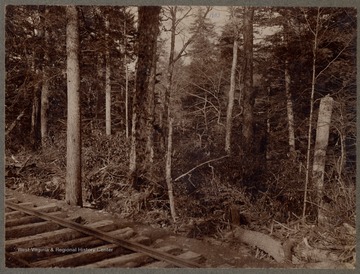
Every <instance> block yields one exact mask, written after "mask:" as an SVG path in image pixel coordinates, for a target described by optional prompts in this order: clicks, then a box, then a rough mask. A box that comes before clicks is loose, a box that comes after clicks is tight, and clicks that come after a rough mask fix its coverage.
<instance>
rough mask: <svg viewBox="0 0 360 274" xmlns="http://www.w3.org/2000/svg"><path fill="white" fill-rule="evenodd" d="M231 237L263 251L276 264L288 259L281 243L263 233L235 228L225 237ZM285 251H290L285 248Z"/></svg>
mask: <svg viewBox="0 0 360 274" xmlns="http://www.w3.org/2000/svg"><path fill="white" fill-rule="evenodd" d="M231 236H232V237H233V238H236V239H238V240H239V241H241V242H242V243H245V244H248V245H250V246H256V247H257V248H259V249H261V250H263V251H265V252H266V253H267V254H269V255H270V256H271V257H273V258H274V260H275V261H276V262H278V263H284V262H285V260H286V258H289V255H285V251H284V247H283V245H282V244H281V242H280V241H278V240H275V239H274V238H272V237H270V236H269V235H266V234H264V233H261V232H257V231H252V230H246V229H243V228H240V227H237V228H235V229H234V230H233V231H231V232H229V233H228V234H227V235H226V237H231ZM287 250H290V249H289V248H287Z"/></svg>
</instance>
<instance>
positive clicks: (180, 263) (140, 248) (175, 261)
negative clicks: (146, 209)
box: [5, 201, 203, 268]
mask: <svg viewBox="0 0 360 274" xmlns="http://www.w3.org/2000/svg"><path fill="white" fill-rule="evenodd" d="M5 205H6V206H7V207H9V208H12V209H14V210H18V211H22V212H24V213H26V214H29V215H34V216H37V217H40V218H42V219H44V220H48V221H52V222H54V223H57V224H59V225H61V226H64V227H67V228H71V229H74V230H77V231H78V232H81V233H84V234H87V235H90V236H94V237H96V238H98V239H101V240H104V241H106V242H108V243H113V244H117V245H119V246H121V247H124V248H126V249H129V250H132V251H135V252H139V253H143V254H146V255H148V256H150V257H152V258H155V259H157V260H160V261H165V262H168V263H170V264H172V265H175V266H177V267H182V268H202V267H203V266H202V265H200V264H197V263H195V262H190V261H187V260H183V259H180V258H178V257H176V256H173V255H171V254H167V253H164V252H161V251H157V250H154V249H152V248H149V247H147V246H145V245H142V244H139V243H134V242H130V241H127V240H122V239H118V238H116V237H113V236H111V235H109V234H107V233H104V232H102V231H100V230H98V229H94V228H89V227H85V226H83V225H81V224H78V223H76V222H72V221H65V220H64V219H62V218H59V217H56V216H49V215H48V214H46V213H43V212H40V211H36V210H33V209H29V208H25V207H22V206H19V205H17V204H14V203H12V202H9V201H5Z"/></svg>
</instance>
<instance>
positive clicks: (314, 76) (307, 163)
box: [302, 8, 320, 222]
mask: <svg viewBox="0 0 360 274" xmlns="http://www.w3.org/2000/svg"><path fill="white" fill-rule="evenodd" d="M319 23H320V8H318V10H317V17H316V27H315V31H314V45H313V60H312V61H313V62H312V80H311V96H310V117H309V130H308V145H307V153H306V175H305V188H304V203H303V216H302V218H303V222H305V216H306V203H307V189H308V185H309V180H310V152H311V132H312V120H313V112H314V94H315V84H316V58H317V54H316V53H317V47H318V45H317V43H318V33H319Z"/></svg>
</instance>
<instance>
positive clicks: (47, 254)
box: [5, 195, 204, 268]
mask: <svg viewBox="0 0 360 274" xmlns="http://www.w3.org/2000/svg"><path fill="white" fill-rule="evenodd" d="M83 222H84V220H83V219H82V218H81V217H77V218H74V217H72V218H71V217H69V216H68V214H67V213H66V211H64V210H62V209H61V208H60V207H59V206H58V205H57V204H56V203H50V204H46V205H39V206H38V205H36V204H34V203H29V202H24V201H21V200H19V199H17V198H13V197H11V195H10V196H8V197H7V198H6V200H5V237H6V239H5V256H6V266H7V267H28V268H46V267H81V268H100V267H125V268H135V267H144V268H166V267H180V268H199V267H204V265H201V264H199V263H200V262H202V261H203V257H202V256H201V255H200V254H198V253H194V252H191V251H184V250H182V249H181V248H180V247H179V246H174V245H168V246H162V247H157V248H156V247H154V246H151V240H150V239H149V238H147V237H144V236H139V235H137V234H136V233H135V232H134V230H133V229H132V228H130V227H123V228H120V227H119V225H117V224H116V223H114V222H113V221H112V220H102V221H98V222H94V223H88V224H84V223H83Z"/></svg>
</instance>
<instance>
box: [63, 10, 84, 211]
mask: <svg viewBox="0 0 360 274" xmlns="http://www.w3.org/2000/svg"><path fill="white" fill-rule="evenodd" d="M66 16H67V26H66V53H67V69H66V73H67V92H68V114H67V155H66V159H67V163H66V164H67V165H66V197H65V199H66V202H67V203H68V204H70V205H77V206H82V187H81V131H80V121H81V119H80V70H79V59H78V57H79V56H78V54H79V29H78V28H79V25H78V11H77V8H76V7H75V6H73V5H71V6H67V7H66Z"/></svg>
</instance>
